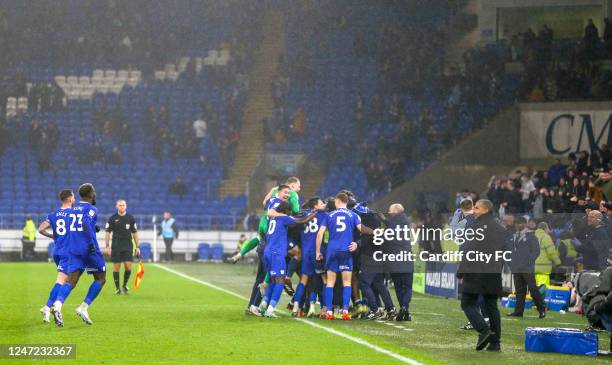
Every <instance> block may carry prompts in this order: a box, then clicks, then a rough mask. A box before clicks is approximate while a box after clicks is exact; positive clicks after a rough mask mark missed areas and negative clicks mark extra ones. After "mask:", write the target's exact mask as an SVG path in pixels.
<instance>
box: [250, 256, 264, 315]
mask: <svg viewBox="0 0 612 365" xmlns="http://www.w3.org/2000/svg"><path fill="white" fill-rule="evenodd" d="M257 256H258V257H259V260H258V261H259V263H258V264H257V275H256V276H255V282H254V283H253V288H252V289H251V298H250V299H249V307H250V306H251V305H259V303H260V302H261V292H260V291H259V284H261V283H263V281H264V279H265V278H266V269H265V267H264V262H263V254H260V253H259V252H258V253H257Z"/></svg>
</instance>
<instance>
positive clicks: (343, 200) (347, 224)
mask: <svg viewBox="0 0 612 365" xmlns="http://www.w3.org/2000/svg"><path fill="white" fill-rule="evenodd" d="M348 201H349V197H348V195H346V194H345V193H338V195H336V199H335V204H336V209H335V210H334V211H332V212H330V213H329V215H328V216H327V218H326V219H325V221H324V222H321V224H320V228H319V232H318V233H317V241H316V250H317V260H323V259H325V270H326V271H327V282H326V285H325V290H324V293H323V301H324V302H325V308H326V309H327V314H326V316H325V319H328V320H329V319H335V317H334V314H333V311H332V300H333V296H334V286H335V284H336V276H337V274H338V273H339V272H340V273H342V274H341V275H342V307H343V310H342V319H343V320H350V319H351V316H350V314H349V312H348V310H349V304H350V302H351V279H352V274H353V273H352V272H353V257H352V252H354V251H355V250H357V248H358V245H357V243H356V242H354V241H353V231H354V230H355V229H358V230H359V231H360V232H361V233H366V234H372V230H371V229H369V228H367V227H365V226H362V225H361V219H360V218H359V216H358V215H357V214H356V213H354V212H353V211H351V210H349V209H347V207H346V206H347V204H348ZM326 230H327V231H329V241H328V243H327V252H326V254H325V256H323V254H322V253H321V243H322V242H323V235H324V234H325V231H326Z"/></svg>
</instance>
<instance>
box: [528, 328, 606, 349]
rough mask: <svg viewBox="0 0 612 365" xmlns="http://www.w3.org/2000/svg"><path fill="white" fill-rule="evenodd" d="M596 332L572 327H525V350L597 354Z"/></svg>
mask: <svg viewBox="0 0 612 365" xmlns="http://www.w3.org/2000/svg"><path fill="white" fill-rule="evenodd" d="M597 349H598V341H597V333H595V332H585V331H581V330H577V329H573V328H546V327H527V328H526V329H525V351H528V352H556V353H560V354H570V355H587V356H597Z"/></svg>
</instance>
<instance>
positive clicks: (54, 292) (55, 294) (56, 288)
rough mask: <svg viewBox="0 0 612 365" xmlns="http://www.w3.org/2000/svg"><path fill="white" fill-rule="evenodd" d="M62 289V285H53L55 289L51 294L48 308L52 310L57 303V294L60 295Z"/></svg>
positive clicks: (52, 289)
mask: <svg viewBox="0 0 612 365" xmlns="http://www.w3.org/2000/svg"><path fill="white" fill-rule="evenodd" d="M61 287H62V284H60V283H55V284H54V285H53V288H51V292H50V293H49V299H47V307H49V308H51V306H52V305H53V303H55V299H57V294H58V293H59V291H60V288H61Z"/></svg>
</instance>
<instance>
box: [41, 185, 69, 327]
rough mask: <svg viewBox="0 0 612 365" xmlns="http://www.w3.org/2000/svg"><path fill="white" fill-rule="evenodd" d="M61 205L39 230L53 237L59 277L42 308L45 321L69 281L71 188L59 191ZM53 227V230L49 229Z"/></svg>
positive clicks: (54, 259)
mask: <svg viewBox="0 0 612 365" xmlns="http://www.w3.org/2000/svg"><path fill="white" fill-rule="evenodd" d="M59 199H60V201H61V207H60V208H59V209H57V210H56V211H54V212H52V213H50V214H49V215H48V216H47V219H45V221H43V222H42V223H41V224H40V226H38V232H39V233H40V234H42V235H43V236H45V237H49V238H51V239H53V261H55V265H56V266H57V278H56V279H55V284H54V285H53V288H52V289H51V292H50V293H49V299H47V303H46V304H45V305H44V306H43V307H42V308H41V309H40V313H41V314H42V316H43V321H44V322H47V323H48V322H49V319H50V316H51V306H52V305H53V303H54V302H55V299H56V298H57V294H58V292H59V289H60V288H61V286H62V285H64V284H65V283H66V282H67V281H68V272H67V269H68V255H66V252H65V250H66V238H67V234H66V233H67V228H68V226H67V225H66V224H67V222H68V217H69V211H70V209H71V208H72V205H73V204H74V193H73V192H72V190H70V189H65V190H62V191H61V192H60V193H59ZM49 229H51V232H49V231H48V230H49Z"/></svg>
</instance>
